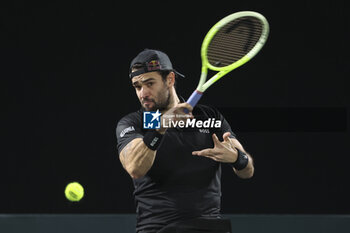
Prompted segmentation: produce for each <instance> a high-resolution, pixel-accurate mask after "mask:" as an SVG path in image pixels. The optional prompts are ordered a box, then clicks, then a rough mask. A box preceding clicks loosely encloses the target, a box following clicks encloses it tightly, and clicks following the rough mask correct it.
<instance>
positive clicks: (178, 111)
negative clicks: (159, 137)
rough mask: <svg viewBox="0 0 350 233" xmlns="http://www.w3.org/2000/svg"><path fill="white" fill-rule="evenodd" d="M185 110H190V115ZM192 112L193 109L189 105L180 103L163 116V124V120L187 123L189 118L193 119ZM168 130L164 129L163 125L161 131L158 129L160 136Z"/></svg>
mask: <svg viewBox="0 0 350 233" xmlns="http://www.w3.org/2000/svg"><path fill="white" fill-rule="evenodd" d="M185 108H186V109H188V111H189V112H188V113H185V111H184V109H185ZM192 110H193V107H192V106H191V105H190V104H189V103H179V104H177V105H175V106H174V107H173V108H171V109H169V110H168V111H166V112H164V113H163V114H162V116H161V117H162V121H161V123H162V122H163V119H165V121H166V122H178V121H186V120H187V119H188V118H193V115H192ZM167 128H168V127H167ZM167 128H164V127H163V125H161V127H160V129H157V131H158V132H159V133H160V134H164V133H165V131H166V129H167Z"/></svg>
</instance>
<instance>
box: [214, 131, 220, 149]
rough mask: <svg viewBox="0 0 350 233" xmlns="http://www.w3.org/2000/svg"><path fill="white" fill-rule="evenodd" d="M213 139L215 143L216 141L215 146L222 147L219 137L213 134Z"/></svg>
mask: <svg viewBox="0 0 350 233" xmlns="http://www.w3.org/2000/svg"><path fill="white" fill-rule="evenodd" d="M212 138H213V141H214V145H215V146H220V140H219V138H218V136H216V134H215V133H213V135H212Z"/></svg>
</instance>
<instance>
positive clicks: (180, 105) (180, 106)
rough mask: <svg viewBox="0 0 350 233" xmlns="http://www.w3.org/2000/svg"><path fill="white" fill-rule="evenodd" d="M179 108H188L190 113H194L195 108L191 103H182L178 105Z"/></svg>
mask: <svg viewBox="0 0 350 233" xmlns="http://www.w3.org/2000/svg"><path fill="white" fill-rule="evenodd" d="M177 107H179V108H186V109H188V110H189V112H192V110H193V107H192V106H191V105H190V104H189V103H180V104H178V105H177Z"/></svg>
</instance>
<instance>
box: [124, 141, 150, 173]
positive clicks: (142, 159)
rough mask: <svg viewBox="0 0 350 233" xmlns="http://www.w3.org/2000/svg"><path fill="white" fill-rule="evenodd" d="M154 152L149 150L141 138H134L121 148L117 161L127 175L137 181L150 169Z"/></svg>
mask: <svg viewBox="0 0 350 233" xmlns="http://www.w3.org/2000/svg"><path fill="white" fill-rule="evenodd" d="M156 152H157V151H153V150H151V149H149V148H148V147H147V146H146V144H145V143H144V142H143V140H142V138H135V139H134V140H132V141H131V142H129V143H128V144H127V145H126V146H125V147H124V148H123V150H122V151H121V152H120V154H119V159H120V162H121V163H122V165H123V167H124V169H125V170H126V171H127V172H128V173H129V175H130V176H131V177H132V178H133V179H138V178H141V177H143V176H144V175H145V174H146V173H147V172H148V170H149V169H150V168H151V167H152V165H153V162H154V158H155V156H156Z"/></svg>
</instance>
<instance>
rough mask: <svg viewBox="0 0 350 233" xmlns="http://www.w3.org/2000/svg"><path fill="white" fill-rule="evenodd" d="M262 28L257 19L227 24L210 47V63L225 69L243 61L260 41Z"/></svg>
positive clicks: (243, 18)
mask: <svg viewBox="0 0 350 233" xmlns="http://www.w3.org/2000/svg"><path fill="white" fill-rule="evenodd" d="M262 27H263V24H262V23H261V22H260V20H259V19H257V18H255V17H242V18H239V19H236V20H233V21H231V22H229V23H227V24H226V25H225V26H223V27H222V28H221V29H220V30H219V31H218V32H217V33H216V34H215V36H214V37H213V39H212V40H211V42H210V44H209V46H208V52H207V57H208V61H209V63H210V64H211V65H213V66H216V67H224V66H228V65H231V64H232V63H234V62H236V61H238V60H239V59H241V58H242V57H243V56H245V55H246V54H247V53H248V52H249V51H250V50H251V49H252V48H253V47H254V46H255V45H256V43H257V42H258V41H259V39H260V37H261V34H262V31H263V28H262Z"/></svg>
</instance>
